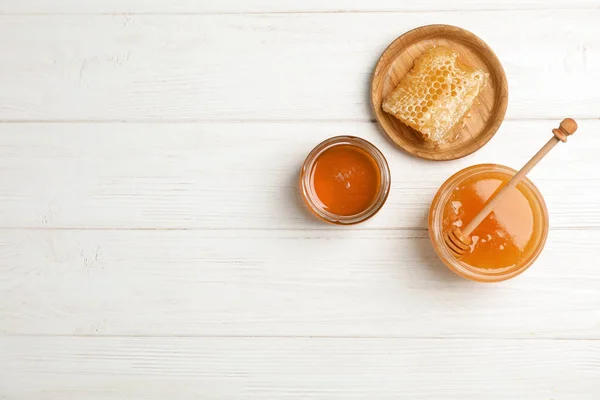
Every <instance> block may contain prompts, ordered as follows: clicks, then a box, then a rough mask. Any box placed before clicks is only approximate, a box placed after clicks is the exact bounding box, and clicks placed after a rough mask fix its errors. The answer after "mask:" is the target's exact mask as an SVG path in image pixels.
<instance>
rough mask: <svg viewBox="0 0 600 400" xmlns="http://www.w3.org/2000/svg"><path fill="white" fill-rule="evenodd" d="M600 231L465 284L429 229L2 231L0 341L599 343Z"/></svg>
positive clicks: (553, 235)
mask: <svg viewBox="0 0 600 400" xmlns="http://www.w3.org/2000/svg"><path fill="white" fill-rule="evenodd" d="M598 243H600V232H599V231H596V230H593V231H585V230H584V231H554V232H550V235H549V238H548V242H547V244H546V248H545V250H544V251H543V252H542V254H541V256H540V258H539V259H538V260H537V262H536V263H535V264H534V265H533V266H532V267H531V268H530V269H529V270H528V271H527V272H525V273H524V274H523V275H521V276H519V277H517V278H515V279H513V280H510V281H507V282H504V283H498V284H489V285H486V284H481V283H475V282H470V281H467V280H464V279H462V278H460V277H458V276H456V275H454V274H453V273H452V272H450V271H449V270H448V269H447V268H446V267H445V266H444V265H443V264H442V263H441V261H439V259H438V258H437V256H436V255H435V253H434V251H433V248H432V247H431V244H430V242H429V238H428V236H427V232H424V231H416V232H414V231H398V232H394V231H366V232H365V231H355V230H336V231H310V230H308V231H245V230H240V229H238V230H232V231H160V230H149V231H131V230H127V231H89V230H86V231H78V230H71V231H54V230H41V231H30V230H24V231H21V230H2V231H0V249H1V252H0V257H1V258H0V277H1V278H0V291H1V292H2V301H1V302H0V321H2V323H1V324H0V333H1V334H10V335H18V334H27V335H29V334H36V335H38V334H60V335H71V334H72V335H161V336H164V335H177V336H181V335H186V336H187V335H243V336H248V335H249V336H273V335H285V336H327V337H332V336H341V337H357V336H369V337H381V336H394V337H421V338H431V337H439V338H531V339H535V338H575V339H586V338H587V339H600V270H599V269H598V267H597V262H596V261H595V260H596V258H597V256H598Z"/></svg>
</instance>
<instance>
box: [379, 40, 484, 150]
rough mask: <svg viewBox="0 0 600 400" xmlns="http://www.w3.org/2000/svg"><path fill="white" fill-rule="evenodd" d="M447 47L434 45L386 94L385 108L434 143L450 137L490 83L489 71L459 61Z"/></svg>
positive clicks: (444, 140)
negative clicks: (488, 82) (487, 72)
mask: <svg viewBox="0 0 600 400" xmlns="http://www.w3.org/2000/svg"><path fill="white" fill-rule="evenodd" d="M457 58H458V54H457V53H456V52H454V51H453V50H451V49H449V48H447V47H442V46H439V47H433V48H431V49H429V50H427V51H426V52H425V53H424V54H423V55H422V56H420V57H419V58H417V59H416V61H415V65H414V67H413V69H412V70H411V71H410V72H409V73H408V74H407V75H406V76H405V77H404V78H403V79H402V80H401V81H400V84H399V85H398V86H397V87H396V88H395V89H394V90H393V91H392V92H391V93H390V94H389V95H388V96H387V97H386V98H385V100H384V102H383V110H384V111H385V112H387V113H390V114H392V115H393V116H395V117H396V118H398V119H399V120H400V121H402V122H404V123H405V124H406V125H408V126H410V127H412V128H414V129H416V130H417V131H419V132H420V133H421V135H422V136H423V138H424V139H426V140H428V141H431V142H434V143H438V144H441V143H444V142H446V141H448V139H449V136H450V135H449V134H450V132H451V131H452V129H453V128H454V127H455V126H456V125H458V124H459V123H460V122H461V121H462V119H463V118H464V116H465V114H466V113H467V111H469V109H471V107H472V105H473V101H474V100H475V98H476V97H477V96H478V95H479V93H481V91H482V90H483V88H484V87H485V85H486V84H487V80H488V74H486V73H485V72H483V71H479V70H477V69H474V68H471V67H469V66H467V65H464V64H462V63H460V62H459V61H458V60H457Z"/></svg>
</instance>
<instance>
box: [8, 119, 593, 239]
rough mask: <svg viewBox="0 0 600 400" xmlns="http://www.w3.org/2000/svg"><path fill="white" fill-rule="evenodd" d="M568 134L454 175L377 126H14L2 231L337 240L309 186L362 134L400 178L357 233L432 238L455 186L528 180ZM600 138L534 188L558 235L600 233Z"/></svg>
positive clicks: (514, 136) (455, 166) (547, 126)
mask: <svg viewBox="0 0 600 400" xmlns="http://www.w3.org/2000/svg"><path fill="white" fill-rule="evenodd" d="M557 122H559V121H515V122H506V123H504V124H503V125H502V127H501V128H500V130H499V132H498V133H497V134H496V136H495V137H494V138H493V140H492V141H491V142H490V143H489V144H488V145H487V146H485V147H483V148H482V149H481V150H480V151H478V152H477V153H475V154H473V155H472V156H470V157H467V158H464V159H461V160H456V161H448V162H445V163H434V162H431V161H426V160H420V159H417V158H415V157H413V156H410V155H408V154H406V153H404V152H402V151H401V150H399V149H397V148H396V147H395V146H394V145H393V144H391V143H390V142H389V141H387V140H386V138H385V135H383V134H382V133H381V132H379V130H378V128H377V126H376V124H374V123H306V124H297V123H278V124H271V123H269V124H263V123H245V124H244V123H239V124H237V123H232V124H209V123H203V124H2V125H0V168H1V170H2V171H3V175H2V184H1V185H0V228H2V227H4V228H6V227H11V228H14V227H18V228H86V229H89V228H100V229H107V228H110V229H130V228H145V229H147V228H151V229H240V228H248V229H296V228H299V229H332V227H330V226H327V225H325V224H324V223H323V222H321V221H319V220H317V219H316V218H314V217H313V216H312V215H311V214H310V213H309V212H307V210H306V207H305V205H304V204H303V202H302V200H301V197H300V193H299V186H298V177H299V173H300V168H301V165H302V163H303V161H304V159H305V157H306V156H307V154H308V153H309V152H310V150H311V149H312V148H314V146H315V145H317V144H318V143H320V142H321V141H323V140H324V139H326V138H328V137H331V136H335V135H340V134H350V135H356V136H361V137H363V138H365V139H367V140H369V141H371V142H372V143H373V144H375V145H376V146H377V147H378V148H379V149H380V150H381V151H382V152H383V154H384V155H385V156H386V158H387V159H388V163H389V165H390V169H391V175H392V188H391V192H390V195H389V197H388V200H387V203H386V204H385V205H384V207H383V208H382V209H381V211H380V212H379V213H378V214H377V215H376V216H375V217H374V218H372V219H370V220H369V221H367V222H365V223H363V224H361V225H357V226H356V227H354V228H352V229H353V230H354V229H357V230H361V229H379V228H384V229H403V228H418V229H425V228H426V226H427V213H428V210H429V205H430V203H431V201H432V200H433V197H434V195H435V193H436V191H437V190H438V188H439V187H440V186H441V184H442V183H443V182H444V181H445V180H446V179H447V178H448V177H449V176H450V175H452V174H453V173H455V172H457V171H458V170H460V169H462V168H464V167H467V166H469V165H472V164H477V163H498V164H504V165H507V166H509V167H513V168H519V167H520V166H522V165H523V164H524V163H525V162H526V161H527V160H528V159H529V157H530V156H531V154H533V153H534V152H535V151H536V150H537V149H539V146H540V145H541V144H543V143H544V142H545V141H546V140H547V137H548V134H549V132H550V131H551V129H552V128H555V127H556V124H557ZM599 131H600V122H599V121H595V120H594V121H593V120H587V121H581V124H580V129H579V132H578V134H577V135H576V136H573V137H572V138H571V139H570V140H569V143H568V145H567V146H561V147H560V148H558V149H556V151H554V152H553V153H552V154H551V155H549V156H548V159H547V160H544V161H543V162H542V164H540V166H539V168H538V169H536V170H534V171H533V172H532V174H531V176H530V178H531V179H532V181H533V182H534V183H535V184H536V185H537V186H538V187H539V189H540V190H541V192H542V194H543V196H544V198H545V200H546V203H547V205H548V209H549V212H550V226H551V229H556V228H572V227H587V228H594V227H600V209H599V206H598V205H599V204H600V180H598V177H597V172H596V170H595V168H594V167H593V166H594V165H595V163H596V160H597V155H598V152H600V136H598V135H597V134H596V132H599ZM575 205H576V206H575Z"/></svg>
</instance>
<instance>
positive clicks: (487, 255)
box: [429, 164, 548, 282]
mask: <svg viewBox="0 0 600 400" xmlns="http://www.w3.org/2000/svg"><path fill="white" fill-rule="evenodd" d="M514 174H515V171H514V170H513V169H511V168H508V167H504V166H501V165H496V164H482V165H475V166H472V167H469V168H466V169H464V170H462V171H459V172H458V173H456V174H455V175H453V176H452V177H450V178H449V179H448V180H447V181H446V182H445V183H444V184H443V185H442V187H441V188H440V189H439V191H438V193H437V195H436V196H435V198H434V200H433V203H432V205H431V209H430V213H429V234H430V237H431V241H432V243H433V245H434V248H435V250H436V252H437V254H438V256H439V257H440V258H441V259H442V261H443V262H444V263H445V264H446V265H447V266H448V267H449V268H450V269H451V270H453V271H454V272H456V273H458V274H459V275H461V276H463V277H465V278H469V279H472V280H476V281H485V282H493V281H501V280H505V279H509V278H512V277H514V276H516V275H518V274H520V273H521V272H523V271H524V270H525V269H527V268H528V267H529V266H530V265H531V264H532V263H533V262H534V261H535V259H536V258H537V257H538V255H539V254H540V252H541V250H542V248H543V246H544V243H545V241H546V236H547V233H548V215H547V210H546V205H545V203H544V199H543V198H542V196H541V194H540V193H539V191H538V190H537V188H536V187H535V186H534V185H533V183H532V182H531V181H530V180H528V179H525V180H523V181H522V182H521V183H520V184H519V185H517V186H516V187H515V188H513V189H511V190H510V191H509V192H508V193H507V195H506V196H505V198H504V199H503V200H502V201H501V202H500V203H499V204H498V205H497V206H496V207H495V208H494V210H493V211H492V212H491V213H490V215H488V216H487V217H486V218H485V219H484V220H483V222H482V223H481V224H480V225H479V226H478V227H477V228H476V229H475V230H474V231H473V233H472V234H471V239H472V244H471V249H470V252H468V254H466V255H465V256H464V257H463V258H462V259H461V260H456V259H455V258H454V257H453V256H452V255H451V254H450V252H449V250H448V249H447V248H446V245H445V243H444V240H443V237H442V233H443V232H445V231H447V230H449V229H452V228H454V227H458V228H463V227H464V226H466V225H467V224H468V223H469V222H470V221H471V220H472V219H473V218H474V217H475V215H477V213H478V212H479V211H480V210H481V209H482V208H483V207H484V205H485V204H486V202H487V201H488V200H489V199H490V198H491V197H492V196H493V195H494V194H495V193H497V192H498V191H499V190H500V189H501V188H502V187H503V186H504V185H505V184H507V183H508V182H509V181H510V179H511V178H512V177H513V175H514Z"/></svg>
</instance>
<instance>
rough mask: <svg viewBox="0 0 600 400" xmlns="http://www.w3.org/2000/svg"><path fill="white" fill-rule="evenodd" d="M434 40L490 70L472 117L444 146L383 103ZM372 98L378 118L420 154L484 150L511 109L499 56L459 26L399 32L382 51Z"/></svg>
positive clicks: (447, 155)
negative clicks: (392, 114) (429, 138)
mask: <svg viewBox="0 0 600 400" xmlns="http://www.w3.org/2000/svg"><path fill="white" fill-rule="evenodd" d="M434 45H438V46H446V47H449V48H451V49H453V50H454V51H456V52H457V53H458V58H459V59H460V60H461V62H463V63H464V64H467V65H469V66H472V67H475V68H477V69H480V70H482V71H485V72H487V73H489V74H490V79H489V81H488V84H487V86H486V87H485V89H484V90H483V91H482V92H481V93H480V94H479V96H478V97H477V99H476V100H475V103H474V104H473V107H472V108H471V110H470V111H469V113H470V114H471V117H470V118H465V119H464V127H463V126H458V127H456V128H455V129H456V130H457V132H456V139H453V140H452V141H450V142H448V143H445V144H443V145H441V146H436V145H434V144H432V143H429V142H426V141H424V140H423V139H422V138H421V136H420V135H419V133H418V132H416V131H415V130H414V129H412V128H410V127H408V126H407V125H404V124H403V123H402V122H400V121H399V120H398V119H396V118H395V117H393V116H391V115H390V114H388V113H386V112H384V111H383V109H382V108H381V103H382V102H383V100H384V99H385V97H386V96H387V95H388V94H389V93H390V92H391V91H392V90H394V89H395V88H396V86H397V85H398V83H399V82H400V80H401V79H402V78H403V77H404V75H406V73H408V71H410V70H411V69H412V67H413V64H414V60H415V58H417V57H419V56H420V55H421V54H423V52H424V51H425V50H427V49H429V48H431V47H433V46H434ZM371 100H372V102H373V109H374V111H375V116H376V118H377V121H378V122H379V124H380V125H381V127H382V129H383V130H384V132H385V133H386V134H387V135H388V136H389V137H390V139H392V141H394V143H396V144H397V145H398V146H400V147H402V148H403V149H404V150H406V151H408V152H409V153H411V154H414V155H415V156H418V157H422V158H427V159H431V160H454V159H457V158H461V157H464V156H466V155H469V154H471V153H473V152H474V151H476V150H478V149H480V148H481V147H482V146H483V145H484V144H486V143H487V142H488V141H489V140H490V139H491V138H492V136H494V134H495V133H496V131H497V130H498V128H499V127H500V124H501V123H502V119H503V118H504V114H505V113H506V106H507V104H508V84H507V82H506V74H505V73H504V69H503V68H502V65H501V64H500V61H499V60H498V57H496V55H495V54H494V52H493V51H492V49H490V48H489V47H488V45H487V44H485V42H484V41H483V40H481V39H479V38H478V37H477V36H475V35H474V34H472V33H471V32H469V31H466V30H464V29H461V28H458V27H456V26H450V25H427V26H422V27H420V28H416V29H413V30H412V31H409V32H407V33H405V34H404V35H402V36H400V37H399V38H398V39H396V40H394V42H392V44H390V45H389V46H388V48H387V49H386V50H385V51H384V52H383V54H382V55H381V58H379V61H378V62H377V66H376V67H375V73H374V74H373V81H372V83H371ZM454 136H455V135H453V137H454Z"/></svg>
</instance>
